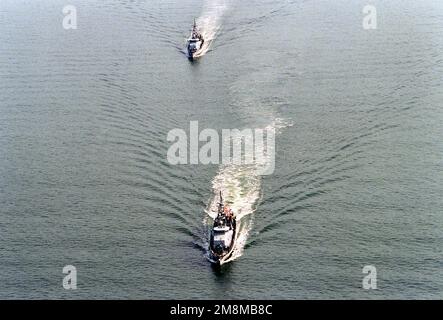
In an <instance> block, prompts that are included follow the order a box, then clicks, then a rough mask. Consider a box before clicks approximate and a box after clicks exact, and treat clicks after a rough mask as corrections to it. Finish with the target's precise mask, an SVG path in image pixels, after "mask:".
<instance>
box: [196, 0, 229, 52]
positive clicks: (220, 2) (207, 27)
mask: <svg viewBox="0 0 443 320" xmlns="http://www.w3.org/2000/svg"><path fill="white" fill-rule="evenodd" d="M230 2H231V1H229V0H208V1H206V2H205V4H204V6H203V11H202V14H201V15H200V17H199V18H198V19H197V26H198V28H199V31H200V32H201V34H202V35H203V38H204V39H205V42H204V44H203V46H202V48H201V49H200V50H199V51H198V52H197V53H196V55H195V57H196V58H199V57H201V56H204V55H205V54H206V53H207V52H208V51H209V50H210V48H211V45H212V43H213V41H214V40H215V38H216V37H217V34H218V32H219V30H220V28H221V20H222V18H223V16H224V14H225V13H226V11H227V10H228V8H229V4H230Z"/></svg>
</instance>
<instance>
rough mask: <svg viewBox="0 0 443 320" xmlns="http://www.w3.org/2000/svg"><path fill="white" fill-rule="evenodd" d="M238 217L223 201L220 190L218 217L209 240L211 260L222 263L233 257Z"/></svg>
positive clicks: (218, 263)
mask: <svg viewBox="0 0 443 320" xmlns="http://www.w3.org/2000/svg"><path fill="white" fill-rule="evenodd" d="M236 224H237V222H236V217H235V214H234V212H233V211H232V210H231V209H230V208H229V206H228V205H226V204H224V203H223V196H222V193H221V191H220V202H219V203H218V211H217V217H216V218H215V220H214V225H213V227H212V230H211V238H210V241H209V251H210V261H211V262H212V263H214V264H216V265H221V264H223V263H224V262H226V261H227V260H228V259H229V258H231V257H232V252H233V250H234V244H235V237H236Z"/></svg>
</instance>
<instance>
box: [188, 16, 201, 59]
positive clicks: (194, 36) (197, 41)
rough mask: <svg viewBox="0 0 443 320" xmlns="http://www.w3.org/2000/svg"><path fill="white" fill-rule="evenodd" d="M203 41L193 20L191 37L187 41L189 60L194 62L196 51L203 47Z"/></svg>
mask: <svg viewBox="0 0 443 320" xmlns="http://www.w3.org/2000/svg"><path fill="white" fill-rule="evenodd" d="M204 43H205V39H203V36H202V34H201V33H200V32H199V31H198V29H197V24H196V22H195V19H194V25H193V26H192V32H191V37H190V38H189V39H188V40H187V50H188V58H189V60H191V61H192V60H194V58H195V57H196V55H197V53H198V51H199V50H200V49H201V48H202V47H203V44H204Z"/></svg>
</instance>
